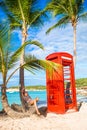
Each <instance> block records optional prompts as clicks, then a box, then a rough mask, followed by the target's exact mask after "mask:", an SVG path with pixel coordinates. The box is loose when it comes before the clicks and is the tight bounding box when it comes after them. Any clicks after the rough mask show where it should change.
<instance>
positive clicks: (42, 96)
mask: <svg viewBox="0 0 87 130" xmlns="http://www.w3.org/2000/svg"><path fill="white" fill-rule="evenodd" d="M28 93H29V95H30V96H31V97H32V98H35V97H39V102H38V107H40V106H46V105H47V95H46V91H45V90H44V91H28ZM7 97H8V102H9V104H10V105H11V104H13V103H17V104H21V102H20V96H19V92H7ZM77 101H78V102H81V101H83V102H87V97H84V96H80V95H77ZM0 110H2V103H1V92H0Z"/></svg>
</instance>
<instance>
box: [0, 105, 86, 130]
mask: <svg viewBox="0 0 87 130" xmlns="http://www.w3.org/2000/svg"><path fill="white" fill-rule="evenodd" d="M0 130H87V103H83V104H82V106H81V108H80V111H79V112H73V113H68V114H63V115H60V114H55V113H48V114H47V116H46V117H43V116H41V117H38V116H37V115H32V116H31V117H28V118H22V119H11V118H10V117H5V118H1V119H0Z"/></svg>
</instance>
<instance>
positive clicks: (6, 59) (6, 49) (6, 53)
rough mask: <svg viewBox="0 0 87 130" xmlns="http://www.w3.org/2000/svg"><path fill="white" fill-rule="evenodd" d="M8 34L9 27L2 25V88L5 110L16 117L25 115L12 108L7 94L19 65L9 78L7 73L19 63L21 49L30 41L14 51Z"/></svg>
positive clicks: (0, 66)
mask: <svg viewBox="0 0 87 130" xmlns="http://www.w3.org/2000/svg"><path fill="white" fill-rule="evenodd" d="M8 34H9V33H8V29H7V27H2V28H1V27H0V72H1V74H2V80H3V83H2V88H1V92H2V105H3V108H4V110H5V112H6V113H7V114H8V115H9V116H11V117H15V115H18V116H20V117H21V116H23V115H21V114H18V113H17V112H15V111H13V110H12V109H11V107H10V106H9V104H8V100H7V95H6V88H7V87H6V86H7V82H8V81H9V79H10V78H11V76H12V75H13V74H14V73H15V72H16V71H17V70H18V69H19V67H18V68H16V69H15V70H14V71H13V72H12V74H11V75H10V76H9V77H8V79H7V74H8V70H10V69H11V68H13V67H14V66H15V65H16V64H17V61H18V57H19V55H20V53H21V51H22V50H23V48H24V47H25V46H26V45H27V44H28V43H25V44H24V45H22V46H21V47H20V48H19V49H18V50H17V51H16V52H14V53H13V52H11V46H10V43H9V40H8Z"/></svg>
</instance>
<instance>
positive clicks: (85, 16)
mask: <svg viewBox="0 0 87 130" xmlns="http://www.w3.org/2000/svg"><path fill="white" fill-rule="evenodd" d="M78 19H79V20H82V21H85V22H87V12H85V13H83V14H81V15H80V16H79V17H78Z"/></svg>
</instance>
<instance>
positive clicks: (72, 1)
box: [46, 0, 87, 65]
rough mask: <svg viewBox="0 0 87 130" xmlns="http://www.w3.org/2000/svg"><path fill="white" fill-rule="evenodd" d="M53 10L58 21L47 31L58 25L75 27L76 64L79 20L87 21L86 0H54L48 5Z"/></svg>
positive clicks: (49, 9) (74, 49)
mask: <svg viewBox="0 0 87 130" xmlns="http://www.w3.org/2000/svg"><path fill="white" fill-rule="evenodd" d="M46 10H47V11H49V12H52V14H53V16H54V17H56V19H57V22H56V23H55V24H54V25H53V26H51V27H50V28H49V29H48V30H47V32H46V33H49V32H50V31H51V30H53V29H54V28H57V27H61V28H64V27H66V26H67V25H68V24H71V25H72V27H73V43H74V44H73V56H74V65H75V64H76V29H77V24H78V23H79V21H87V12H86V10H85V7H84V0H52V1H51V2H50V3H49V4H48V5H47V7H46Z"/></svg>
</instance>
